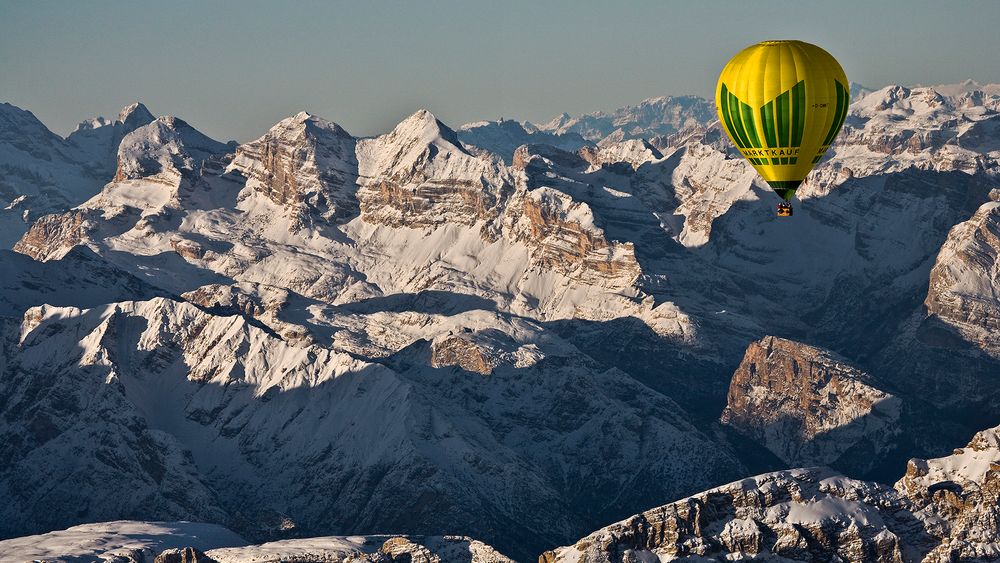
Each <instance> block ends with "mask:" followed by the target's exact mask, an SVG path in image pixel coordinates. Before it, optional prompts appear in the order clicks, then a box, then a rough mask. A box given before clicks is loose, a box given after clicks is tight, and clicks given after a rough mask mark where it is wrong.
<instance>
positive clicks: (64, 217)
mask: <svg viewBox="0 0 1000 563" xmlns="http://www.w3.org/2000/svg"><path fill="white" fill-rule="evenodd" d="M89 215H90V214H89V213H88V212H87V211H83V210H75V211H68V212H66V213H57V214H52V215H45V216H43V217H41V218H39V219H38V220H37V221H35V222H34V224H32V225H31V228H30V229H28V232H26V233H25V234H24V236H22V237H21V239H20V240H18V241H17V244H15V245H14V250H15V251H16V252H20V253H21V254H25V255H27V256H30V257H32V258H34V259H35V260H41V261H44V260H49V259H51V258H58V257H59V256H62V255H64V254H65V253H66V252H68V251H69V250H70V249H72V248H73V247H75V246H77V245H79V244H80V243H82V242H84V241H85V240H87V239H88V235H89V233H90V231H91V230H93V223H92V222H90V221H88V218H89Z"/></svg>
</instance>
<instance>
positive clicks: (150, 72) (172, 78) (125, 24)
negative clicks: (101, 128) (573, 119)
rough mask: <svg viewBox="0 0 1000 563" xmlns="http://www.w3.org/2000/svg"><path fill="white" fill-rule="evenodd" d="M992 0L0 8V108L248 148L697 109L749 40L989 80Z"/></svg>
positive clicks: (999, 46)
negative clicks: (269, 140) (648, 109)
mask: <svg viewBox="0 0 1000 563" xmlns="http://www.w3.org/2000/svg"><path fill="white" fill-rule="evenodd" d="M998 29H1000V2H997V1H992V0H989V1H987V0H983V1H962V2H950V1H947V2H946V1H942V0H938V1H924V0H906V1H902V0H900V1H886V2H875V1H872V2H855V1H838V2H823V3H815V2H807V1H803V0H782V1H778V2H769V1H766V0H758V1H754V2H743V1H732V2H709V1H693V0H692V1H690V2H667V1H652V0H651V1H642V2H640V1H635V2H609V1H585V0H563V1H543V0H539V1H520V0H510V1H481V2H479V1H471V0H465V1H449V0H442V1H426V2H420V1H406V2H404V1H397V2H380V1H362V0H358V1H356V2H333V1H330V2H307V1H301V2H282V1H277V0H275V1H273V2H263V1H246V2H195V1H176V0H171V1H162V2H140V1H131V2H130V1H92V2H48V1H23V2H20V1H18V2H14V1H10V0H0V101H8V102H11V103H13V104H15V105H17V106H20V107H22V108H25V109H29V110H31V111H32V112H34V113H35V115H37V116H38V117H39V118H40V119H41V120H42V121H43V122H45V123H46V124H47V125H48V126H49V127H50V128H51V129H53V130H54V131H56V132H58V133H61V134H65V133H68V132H69V131H70V130H72V129H73V128H74V127H75V126H76V123H78V122H79V121H81V120H82V119H85V118H88V117H92V116H95V115H99V114H100V115H106V116H111V115H115V114H116V113H117V111H118V109H119V108H120V107H121V106H123V105H126V104H127V103H130V102H132V101H134V100H140V101H143V102H145V103H146V105H147V106H149V108H150V110H151V111H153V113H156V114H158V115H165V114H170V115H177V116H179V117H182V118H184V119H186V120H188V121H189V122H191V124H192V125H194V126H195V127H197V128H199V129H201V130H202V131H204V132H206V133H207V134H209V135H212V136H214V137H216V138H219V139H223V140H227V139H231V138H235V139H238V140H240V141H246V140H249V139H252V138H255V137H257V136H258V135H260V134H262V133H263V132H264V131H266V130H267V128H268V127H269V126H270V125H272V124H273V123H275V122H276V121H278V120H279V119H281V118H283V117H286V116H288V115H291V114H293V113H295V112H297V111H299V110H302V109H305V110H307V111H310V112H312V113H315V114H318V115H321V116H323V117H325V118H327V119H331V120H333V121H336V122H338V123H340V124H341V125H342V126H344V127H345V128H346V129H347V130H348V131H350V132H352V133H354V134H355V135H366V134H373V133H378V132H382V131H385V130H387V129H388V128H390V127H391V126H392V125H393V124H395V123H396V122H397V121H399V120H400V119H401V118H402V117H404V116H406V115H408V114H409V113H411V112H412V111H414V110H416V109H417V108H420V107H426V108H428V109H430V110H431V111H432V112H434V113H435V114H436V115H437V116H438V118H439V119H441V120H443V121H445V122H446V123H449V124H451V125H452V126H454V127H457V126H458V125H461V124H462V123H465V122H468V121H473V120H476V119H492V118H496V117H500V116H503V117H508V118H517V119H529V120H532V121H542V120H547V119H549V118H551V117H553V116H555V115H557V114H559V113H561V112H562V111H568V112H570V113H582V112H589V111H594V110H602V109H612V108H615V107H619V106H622V105H626V104H630V103H635V102H638V101H639V100H642V99H643V98H647V97H650V96H657V95H666V94H698V95H702V96H707V95H709V94H710V93H711V91H712V88H713V86H714V84H715V80H716V77H717V73H718V71H719V70H720V69H721V67H722V65H723V64H724V63H725V62H726V60H727V59H728V58H729V57H730V56H731V55H732V54H734V53H735V52H736V51H738V50H739V49H741V48H742V47H744V46H746V45H748V44H751V43H755V42H757V41H760V40H763V39H776V38H794V39H803V40H806V41H809V42H812V43H816V44H818V45H820V46H822V47H824V48H825V49H827V50H828V51H830V52H831V53H833V54H834V56H836V57H837V58H838V59H839V60H840V61H841V63H842V64H843V66H844V68H845V69H846V71H847V74H848V77H849V78H850V79H851V80H852V81H855V82H860V83H862V84H866V85H871V86H881V85H884V84H888V83H901V84H915V83H923V84H936V83H945V82H959V81H962V80H965V79H966V78H973V79H975V80H978V81H980V82H1000V56H998V53H1000V32H998Z"/></svg>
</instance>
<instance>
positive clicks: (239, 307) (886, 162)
mask: <svg viewBox="0 0 1000 563" xmlns="http://www.w3.org/2000/svg"><path fill="white" fill-rule="evenodd" d="M854 92H855V94H856V96H857V99H855V101H854V103H853V104H852V106H851V111H850V114H849V116H848V118H847V121H846V123H845V126H844V131H843V133H842V134H841V135H840V137H839V138H838V140H837V142H836V143H835V145H834V146H833V148H832V149H831V151H830V154H829V155H828V156H827V157H826V158H825V159H824V160H823V161H822V162H821V163H820V164H819V165H818V166H817V168H816V170H814V172H813V173H812V174H811V175H810V177H809V179H808V180H807V182H806V183H805V185H804V186H803V187H802V188H801V189H800V190H799V192H798V195H799V197H800V201H799V202H797V203H796V212H795V217H793V218H792V219H790V220H788V219H782V218H778V217H775V215H774V211H773V206H774V204H775V203H776V202H777V198H776V196H774V195H773V194H772V193H771V192H770V191H769V190H768V189H767V187H766V185H765V184H764V183H763V182H762V181H761V180H760V179H759V178H758V177H757V175H756V173H755V172H754V170H753V169H752V168H751V167H750V166H749V165H748V164H747V163H746V162H745V161H743V160H742V158H740V156H739V154H738V152H737V151H736V150H735V148H734V147H732V146H731V144H730V143H729V141H728V140H727V139H726V138H725V136H724V134H723V133H722V132H721V130H720V129H719V127H718V124H717V122H716V120H715V118H714V109H713V108H712V104H711V103H710V102H708V101H706V100H703V99H700V98H695V97H673V98H653V99H650V100H646V101H644V102H642V103H640V104H638V105H636V106H630V107H626V108H622V109H620V110H616V111H614V112H609V113H597V114H590V115H584V116H578V117H571V116H566V115H564V116H561V117H559V118H557V119H555V120H553V121H552V122H549V123H547V124H544V125H533V124H530V123H527V122H517V121H510V120H499V121H493V122H477V123H472V124H468V125H465V126H463V127H460V128H458V129H457V130H453V129H451V128H449V127H448V126H447V125H445V124H443V123H441V122H440V121H439V120H437V119H436V118H435V116H433V115H432V114H430V113H429V112H427V111H425V110H420V111H417V112H416V113H414V114H413V115H411V116H410V117H408V118H407V119H405V120H404V121H403V122H401V123H400V124H399V125H397V126H396V127H395V128H394V129H393V130H392V131H390V132H388V133H386V134H384V135H380V136H376V137H371V138H358V137H354V136H352V135H351V134H350V133H349V132H347V131H345V130H344V129H343V128H341V127H340V126H338V125H336V124H335V123H333V122H330V121H327V120H325V119H323V118H320V117H317V116H314V115H311V114H308V113H304V112H303V113H299V114H296V115H294V116H291V117H289V118H287V119H284V120H282V121H281V122H279V123H277V124H276V125H275V126H274V127H272V128H271V129H270V130H269V131H267V132H266V133H265V134H264V135H263V136H261V137H260V138H259V139H256V140H254V141H251V142H249V143H245V144H242V145H238V144H236V143H234V142H230V143H223V142H219V141H216V140H213V139H210V138H208V137H207V136H205V135H203V134H202V133H200V132H198V131H197V130H196V129H195V128H194V127H193V126H192V125H190V124H188V123H186V122H185V121H183V120H181V119H179V118H177V117H170V116H161V117H154V115H153V114H152V113H151V112H149V111H148V110H147V109H146V108H145V107H144V106H142V104H134V105H132V106H129V107H127V108H125V109H123V110H122V113H121V114H120V115H119V117H118V118H117V119H115V120H105V119H102V118H98V119H95V120H91V121H86V122H84V123H83V124H81V126H80V128H79V129H78V130H77V131H75V132H74V133H73V134H71V135H70V136H69V137H67V138H62V137H59V136H58V135H55V134H53V133H51V132H50V131H49V130H48V129H47V128H45V126H44V125H42V124H41V123H40V122H39V121H38V120H37V119H35V118H34V116H33V115H31V113H30V112H27V111H24V110H21V109H19V108H16V107H14V106H11V105H9V104H4V105H0V242H2V243H3V246H4V248H7V249H8V250H0V263H2V264H3V266H2V267H0V284H2V291H0V335H2V337H0V374H2V376H0V454H2V455H0V459H2V460H3V461H2V462H0V495H2V496H3V498H5V499H7V502H5V503H3V505H2V506H0V516H2V518H0V537H6V538H11V537H16V536H25V535H30V534H40V533H45V532H50V531H52V530H61V529H63V528H69V527H70V526H76V525H78V524H87V523H94V522H103V521H117V520H131V521H153V520H157V521H177V520H188V521H199V522H210V523H214V524H216V525H219V527H221V526H224V527H225V530H226V533H232V534H233V535H235V534H239V536H241V540H242V543H241V545H244V546H246V545H248V544H250V543H252V544H255V546H251V547H253V549H257V550H258V551H255V552H254V553H256V554H257V555H254V557H257V556H258V555H259V556H260V557H261V558H260V559H255V560H260V561H264V560H268V561H270V560H285V559H287V558H288V557H292V555H295V554H297V555H295V556H302V557H306V558H308V557H319V555H317V554H318V553H320V551H316V550H321V551H322V550H327V551H322V553H325V554H326V555H323V557H328V559H329V560H346V559H350V558H351V557H354V558H358V557H368V558H369V559H370V560H373V561H374V560H379V561H382V560H388V559H384V558H383V559H378V558H377V557H376V555H375V554H379V553H381V554H382V555H378V557H383V556H384V557H385V558H389V559H391V558H392V557H394V556H393V555H392V553H395V552H393V549H395V548H394V547H393V546H395V545H397V544H398V545H399V546H404V544H405V545H406V546H409V547H406V548H405V549H403V547H400V548H399V550H398V553H397V555H400V554H407V557H411V558H412V557H415V555H414V554H416V553H417V552H419V553H421V554H424V552H423V551H420V550H419V549H417V548H418V547H420V546H422V549H424V550H425V551H427V553H426V554H424V555H422V556H426V557H428V558H430V559H427V560H441V561H445V560H465V561H468V560H470V558H471V560H474V561H503V560H505V558H504V556H501V555H499V553H500V552H502V553H504V554H506V555H507V556H510V557H513V558H514V559H516V560H519V561H527V560H532V559H534V558H536V557H538V556H539V554H543V555H542V557H543V559H544V560H546V561H548V560H552V559H555V560H560V561H562V560H566V561H568V560H574V561H575V560H579V561H645V560H647V558H648V557H652V556H653V555H655V556H658V557H660V558H661V559H662V558H666V559H669V558H673V557H680V556H695V555H697V556H703V557H706V558H723V557H730V558H732V557H737V556H749V555H752V554H763V555H768V556H774V557H781V558H784V559H775V560H832V559H829V558H830V557H833V556H834V555H836V556H837V557H841V558H842V559H845V560H853V559H854V558H855V557H856V556H859V554H861V555H862V556H863V558H867V559H870V560H879V561H882V560H885V561H897V560H903V561H910V560H916V561H919V560H921V559H923V558H930V559H928V560H933V561H937V560H946V559H943V558H944V557H946V556H947V557H950V556H952V555H948V554H953V555H954V556H955V557H980V558H985V559H989V558H990V557H994V556H995V555H996V553H998V552H996V550H995V545H996V544H997V541H996V524H995V520H992V522H993V524H990V522H991V520H990V518H991V516H990V515H991V514H992V512H991V510H993V509H995V504H996V499H995V498H994V496H995V495H994V496H990V495H993V493H991V492H990V491H992V484H991V483H992V481H991V479H993V472H994V469H996V468H992V465H989V464H990V463H992V462H993V461H996V462H997V463H1000V458H998V459H997V460H993V458H992V457H991V456H993V455H994V452H995V448H996V444H993V443H992V442H991V440H992V438H990V436H992V435H993V434H992V433H991V432H993V431H992V430H990V431H985V430H986V429H989V428H992V427H994V426H996V425H997V424H1000V409H998V406H1000V379H998V378H997V375H998V374H1000V322H998V320H997V319H1000V262H998V260H997V256H998V253H1000V203H998V202H1000V128H998V127H1000V125H998V124H1000V117H998V116H1000V85H979V84H976V83H972V82H968V83H964V84H957V85H945V86H935V87H913V88H907V87H903V86H888V87H885V88H882V89H879V90H875V91H867V90H862V89H860V88H855V89H854ZM980 431H985V432H984V433H981V434H979V435H978V437H977V438H976V439H975V440H973V444H970V446H968V448H967V451H969V452H976V453H970V454H968V456H971V457H972V458H975V460H974V461H975V464H976V465H975V467H976V468H982V467H985V468H986V469H983V470H982V471H979V469H976V470H975V471H973V470H970V469H968V468H969V467H971V466H970V465H969V464H968V463H966V461H967V460H966V458H965V457H961V456H962V455H964V454H953V457H952V458H948V457H943V458H942V456H947V454H950V453H951V452H952V451H953V449H954V448H955V447H956V446H959V445H962V444H966V443H968V442H969V440H970V439H971V438H972V437H973V436H974V435H976V433H977V432H980ZM991 448H992V449H991ZM954 456H959V457H957V458H955V457H954ZM909 458H921V459H923V458H940V459H939V460H937V461H934V460H932V461H927V462H919V461H915V462H911V469H912V470H908V472H907V476H906V477H904V478H903V479H902V480H900V481H898V482H897V484H896V485H895V488H893V487H891V486H889V485H879V484H877V482H881V483H891V482H895V481H897V480H898V479H899V473H900V468H901V467H904V466H905V465H906V463H907V462H906V460H907V459H909ZM987 458H989V459H987ZM970 459H971V458H970ZM983 460H986V461H983ZM969 463H972V461H969ZM914 464H915V465H914ZM921 464H923V465H921ZM984 464H985V465H984ZM817 465H822V466H828V467H829V468H831V469H793V468H797V467H812V466H817ZM997 467H998V468H1000V465H998V466H997ZM998 470H1000V469H998ZM775 471H777V473H775ZM757 473H761V474H762V475H760V476H758V477H753V478H748V476H750V475H754V474H757ZM911 473H912V475H911ZM739 479H743V480H742V481H739ZM730 482H732V484H730V485H725V484H726V483H730ZM951 483H954V485H952V484H951ZM956 487H957V488H956ZM123 491H127V494H122V492H123ZM701 491H707V492H701ZM691 495H694V496H691ZM677 499H684V500H681V501H678V500H677ZM667 503H672V504H667ZM661 505H663V506H662V507H661V508H658V509H653V510H652V511H647V510H648V509H650V507H655V506H661ZM949 507H952V508H953V509H952V508H949ZM991 507H992V508H991ZM643 511H647V512H643ZM638 513H642V514H641V515H639V516H635V517H632V518H630V519H628V520H625V521H624V522H623V523H621V524H616V525H614V526H612V527H610V528H604V529H601V531H599V532H596V533H595V534H594V535H592V536H587V534H588V533H589V532H591V531H592V530H595V529H600V528H602V527H603V526H607V525H608V524H609V523H612V522H615V521H616V520H621V519H623V518H626V517H628V516H629V515H632V514H638ZM893 518H895V519H896V520H893ZM122 525H124V524H122ZM129 525H135V526H139V527H143V526H146V527H147V528H143V530H146V531H145V532H143V533H147V532H148V533H150V534H153V535H156V534H159V533H160V532H155V534H154V533H153V532H151V531H150V530H151V529H152V528H148V526H154V525H153V524H142V523H134V524H129ZM94 526H95V527H92V528H83V529H78V528H74V530H77V531H78V532H79V533H80V534H83V535H86V534H96V535H99V536H100V537H105V536H106V535H107V534H109V533H111V532H109V528H108V526H104V527H101V526H99V525H94ZM991 526H992V527H991ZM112 528H113V526H112ZM213 529H214V528H213ZM81 530H82V531H81ZM229 530H232V532H230V531H229ZM789 530H793V531H789ZM112 531H113V530H112ZM154 531H155V530H154ZM66 532H69V530H67V531H66ZM61 533H62V532H60V533H59V534H61ZM73 533H76V532H73ZM171 533H173V532H171ZM184 533H188V532H184ZM385 533H388V534H400V536H384V537H380V538H375V539H367V540H366V539H364V538H360V539H351V540H347V539H343V538H344V537H347V536H351V535H358V534H362V535H365V536H371V535H372V534H385ZM59 534H56V535H55V536H49V537H48V540H46V541H49V543H48V544H46V545H53V544H52V543H51V542H55V545H63V544H62V543H60V542H64V541H65V538H66V537H67V536H65V535H59ZM102 534H103V535H102ZM70 535H72V534H70ZM112 535H113V534H112ZM181 535H183V534H181ZM189 535H192V536H195V535H197V533H196V532H191V533H190V534H189ZM448 535H457V536H462V537H463V538H464V539H456V540H454V541H455V542H458V543H456V544H455V545H457V546H458V547H456V548H455V549H457V551H455V550H452V551H447V550H445V551H441V550H442V549H445V548H444V547H441V546H442V545H444V544H441V543H440V542H442V541H445V540H443V539H433V540H427V541H425V540H423V539H419V538H420V537H422V536H433V537H439V536H448ZM310 536H323V537H324V538H325V539H320V538H318V539H316V540H315V541H313V540H307V539H304V538H308V537H310ZM327 536H335V537H333V538H330V537H327ZM585 536H586V538H585V539H583V540H580V539H579V538H582V537H585ZM95 537H96V536H95ZM157 537H159V536H157ZM243 538H246V539H243ZM296 538H297V539H296ZM338 538H339V539H338ZM393 538H396V539H393ZM469 538H476V539H477V540H481V541H482V542H485V543H479V542H474V541H473V540H471V539H469ZM990 538H992V539H990ZM292 539H294V541H295V542H299V543H297V544H280V546H285V547H287V548H288V549H292V551H287V552H286V551H282V549H285V547H281V548H280V549H279V548H274V549H272V548H273V547H274V546H272V547H269V548H267V549H264V548H263V547H262V546H260V545H259V544H263V543H264V542H273V541H282V540H292ZM390 540H391V541H390ZM8 541H9V542H15V543H10V544H7V545H8V546H11V547H10V548H11V549H13V547H12V546H19V547H18V549H19V550H22V551H18V553H24V554H26V555H24V556H25V557H28V556H29V555H27V554H28V552H27V551H23V549H24V546H25V545H27V544H28V543H31V542H29V541H28V540H8ZM31 541H34V540H31ZM39 541H41V540H39ZM448 541H452V540H448ZM17 542H19V543H17ZM102 542H103V543H102ZM102 542H98V543H99V544H100V545H101V546H103V547H100V548H96V547H95V548H94V551H92V552H89V553H91V555H80V553H81V552H80V551H79V550H77V551H74V552H73V553H75V555H70V554H68V553H69V551H67V555H66V559H65V560H67V561H68V560H75V559H70V557H87V556H93V557H98V556H99V557H103V558H104V559H108V560H112V558H111V556H112V553H113V552H115V550H116V549H118V548H120V547H122V546H121V545H118V546H117V547H116V545H113V544H115V542H118V543H121V542H120V541H119V540H114V539H109V540H107V541H104V540H102ZM310 542H312V543H310ZM337 542H340V543H337ZM351 542H353V543H351ZM366 542H367V543H366ZM372 542H375V543H372ZM428 542H430V543H428ZM434 542H438V543H434ZM463 542H464V543H463ZM991 542H992V543H991ZM36 543H37V542H36ZM182 543H184V542H180V543H177V542H174V543H171V544H170V545H167V544H164V543H156V542H153V543H150V544H149V546H152V547H149V546H147V547H142V546H139V547H136V548H135V549H136V550H137V551H135V552H134V553H132V554H131V555H128V556H129V557H132V558H133V560H135V561H145V560H147V559H149V560H151V559H150V558H152V557H155V556H156V552H158V550H162V549H167V548H168V547H171V548H172V547H183V546H182V545H181V544H182ZM376 544H377V545H376ZM431 544H433V545H431ZM459 544H461V545H459ZM487 544H489V545H492V546H495V548H496V549H497V550H499V551H494V550H493V549H492V548H489V547H488V545H487ZM4 545H5V542H2V541H0V552H2V551H3V550H4V549H3V548H4ZM74 545H75V544H74ZM143 545H144V546H145V545H146V544H143ZM227 545H233V544H232V543H230V544H227ZM269 545H270V544H269ZM385 545H388V546H389V547H388V548H386V547H385ZM449 545H451V544H449ZM560 545H564V546H572V547H564V548H558V549H556V547H557V546H560ZM157 546H158V547H157ZM190 546H191V547H196V548H197V549H199V550H202V551H204V550H212V549H214V548H218V547H222V546H221V545H207V544H205V545H201V544H198V545H195V543H194V542H193V541H192V543H191V545H190ZM280 546H279V547H280ZM373 546H374V547H373ZM470 546H474V549H473V547H470ZM341 547H342V548H343V549H341ZM446 547H447V546H446ZM161 548H162V549H161ZM258 548H259V549H258ZM307 548H308V549H307ZM74 549H76V548H74ZM246 549H250V548H246ZM310 549H312V550H313V551H309V550H310ZM338 549H340V551H337V550H338ZM447 549H452V548H451V547H448V548H447ZM67 550H69V548H67ZM143 550H145V551H143ZM261 550H263V551H261ZM269 550H270V551H269ZM295 550H298V551H295ZM303 550H304V551H303ZM352 550H353V551H352ZM470 550H471V551H470ZM57 551H58V549H57ZM265 552H266V553H265ZM446 552H447V553H450V554H451V555H448V556H447V557H446V556H445V555H442V553H446ZM32 553H36V552H32ZM37 553H41V552H37ZM130 553H131V552H130ZM470 553H471V554H472V555H469V554H470ZM208 556H209V557H212V558H216V559H217V560H219V561H223V560H235V559H225V558H224V557H223V554H221V552H220V553H216V551H210V552H209V554H208ZM217 556H218V557H217ZM400 556H402V555H400ZM453 556H454V557H458V559H448V557H453ZM32 557H35V556H34V555H32ZM38 557H41V555H39V556H38ZM45 557H56V555H55V554H54V553H53V552H52V551H51V550H49V551H45ZM123 557H124V556H123ZM178 557H180V555H178ZM228 557H231V558H232V557H236V556H235V555H232V554H230V555H229V556H228ZM240 557H242V555H241V556H240ZM267 557H272V558H273V559H267ZM433 557H438V559H433ZM142 558H146V559H142ZM282 558H285V559H282ZM0 559H2V556H0ZM178 560H179V559H178Z"/></svg>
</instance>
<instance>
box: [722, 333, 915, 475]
mask: <svg viewBox="0 0 1000 563" xmlns="http://www.w3.org/2000/svg"><path fill="white" fill-rule="evenodd" d="M900 409H901V401H900V399H899V398H897V397H894V396H893V395H891V394H889V393H887V392H885V391H882V390H881V389H878V388H877V387H875V384H874V383H873V381H872V378H871V377H870V376H869V375H868V374H867V373H865V372H863V371H861V370H859V369H857V368H856V367H854V366H852V365H850V364H849V363H848V362H847V360H845V359H844V358H841V357H840V356H838V355H836V354H834V353H832V352H829V351H827V350H823V349H820V348H815V347H813V346H809V345H806V344H802V343H799V342H794V341H791V340H785V339H783V338H777V337H774V336H766V337H764V338H762V339H761V340H758V341H757V342H753V343H751V344H750V346H748V347H747V350H746V354H745V355H744V357H743V361H742V362H741V363H740V366H739V367H738V368H737V369H736V373H734V374H733V379H732V382H731V383H730V386H729V394H728V404H727V405H726V408H725V410H724V411H723V413H722V417H721V418H722V422H723V423H725V424H728V425H729V426H732V427H733V428H736V429H737V430H739V431H740V432H741V433H743V434H745V435H747V436H749V437H751V438H752V439H754V440H755V441H757V442H758V443H760V444H761V445H763V446H764V447H766V448H767V449H769V450H771V452H773V453H774V454H775V455H777V456H778V457H779V458H781V459H782V460H784V461H785V462H786V463H788V464H789V465H792V466H803V465H804V466H811V465H830V464H835V463H837V464H839V466H840V465H849V466H852V467H856V468H858V469H860V470H862V471H863V470H866V469H868V467H867V465H868V464H870V463H873V460H872V459H871V457H870V456H868V455H861V456H859V457H858V459H850V456H851V454H850V452H851V450H852V449H855V450H860V451H864V452H868V451H883V450H884V449H885V447H886V445H887V444H888V443H889V442H890V441H891V439H892V436H893V435H894V433H896V432H898V428H897V426H898V421H899V417H900V412H901V410H900ZM845 457H846V458H845ZM842 458H845V459H842Z"/></svg>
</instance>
